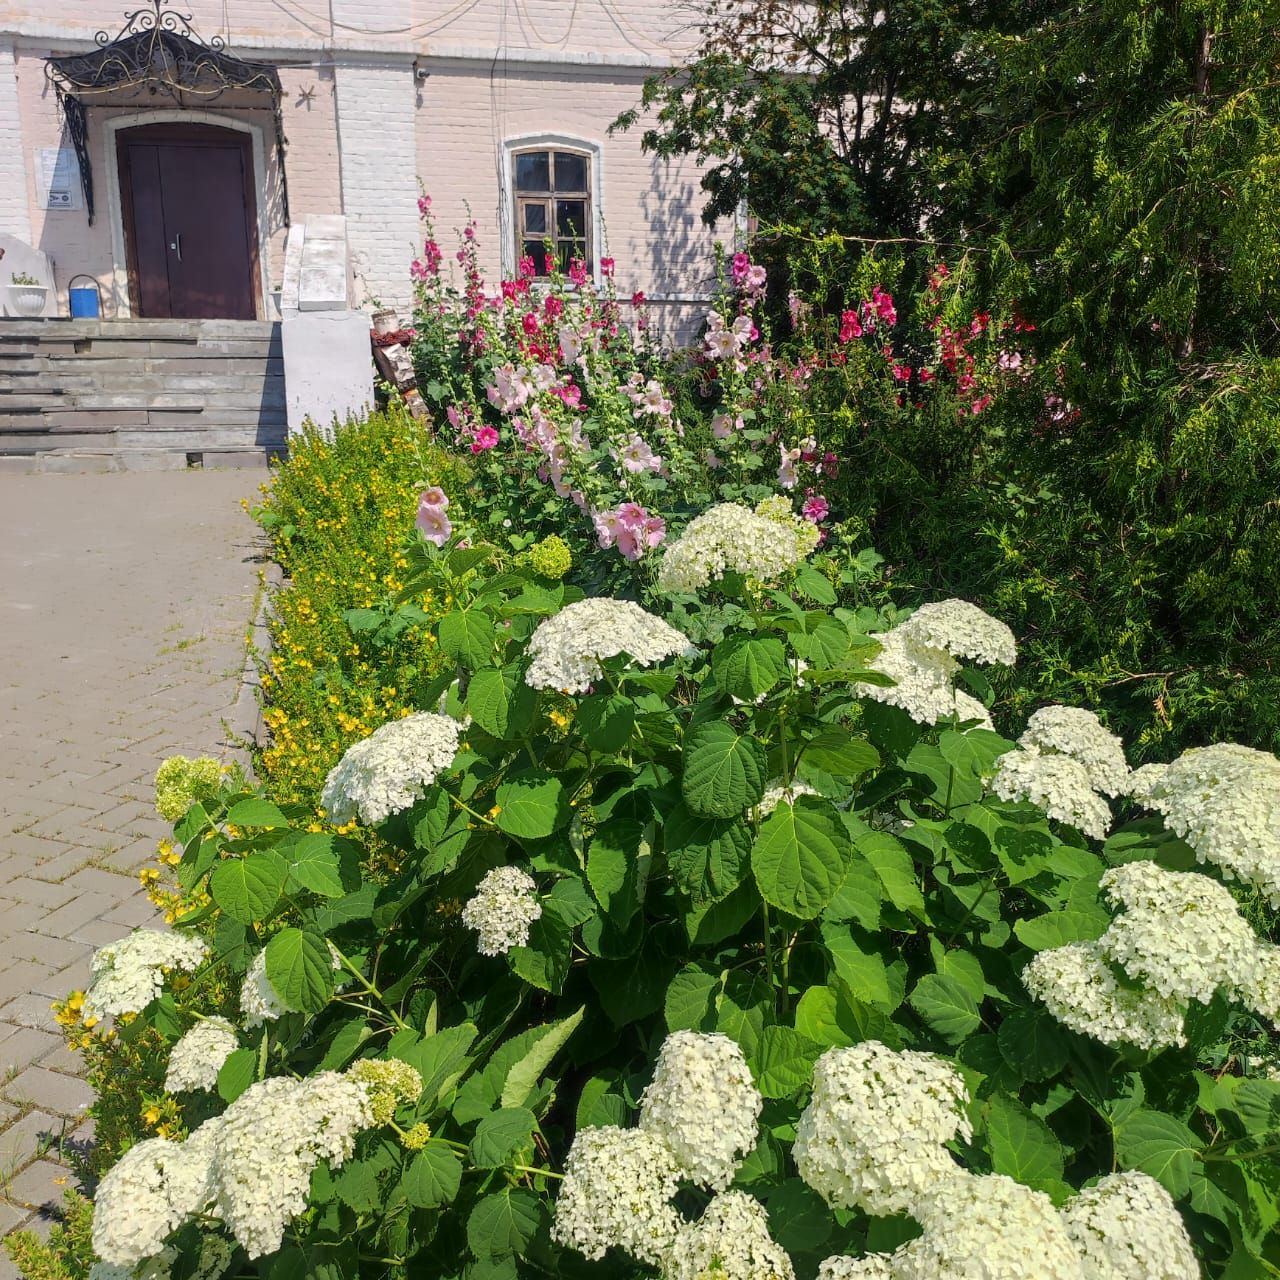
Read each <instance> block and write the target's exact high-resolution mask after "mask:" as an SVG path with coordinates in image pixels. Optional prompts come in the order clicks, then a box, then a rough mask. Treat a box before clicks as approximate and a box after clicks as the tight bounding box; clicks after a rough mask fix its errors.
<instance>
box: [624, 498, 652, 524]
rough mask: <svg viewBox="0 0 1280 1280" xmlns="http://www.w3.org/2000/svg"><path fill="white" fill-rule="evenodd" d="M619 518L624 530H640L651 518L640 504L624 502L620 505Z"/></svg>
mask: <svg viewBox="0 0 1280 1280" xmlns="http://www.w3.org/2000/svg"><path fill="white" fill-rule="evenodd" d="M617 516H618V522H619V524H621V525H622V527H623V528H624V529H638V528H640V526H641V525H643V524H644V522H645V521H646V520H647V519H648V518H649V513H648V512H647V511H646V510H645V509H644V507H642V506H641V505H640V504H639V503H638V502H623V503H620V504H619V505H618V509H617Z"/></svg>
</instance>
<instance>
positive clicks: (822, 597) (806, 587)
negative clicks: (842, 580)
mask: <svg viewBox="0 0 1280 1280" xmlns="http://www.w3.org/2000/svg"><path fill="white" fill-rule="evenodd" d="M795 586H796V590H797V591H798V592H799V593H800V594H801V595H802V596H807V597H808V598H809V599H810V600H813V601H815V602H816V603H817V604H825V605H833V604H835V602H836V590H835V588H834V587H833V586H832V585H831V583H830V581H829V580H828V579H827V578H826V577H825V576H824V575H823V574H822V573H820V572H819V571H818V570H817V569H815V568H814V567H813V565H811V564H802V565H801V566H800V567H799V568H798V569H797V570H796V578H795Z"/></svg>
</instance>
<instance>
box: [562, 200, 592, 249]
mask: <svg viewBox="0 0 1280 1280" xmlns="http://www.w3.org/2000/svg"><path fill="white" fill-rule="evenodd" d="M586 234H587V202H586V201H585V200H557V201H556V235H558V236H566V237H568V238H569V239H573V240H582V239H584V238H585V237H586Z"/></svg>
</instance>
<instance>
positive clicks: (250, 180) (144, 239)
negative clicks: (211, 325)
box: [116, 124, 259, 320]
mask: <svg viewBox="0 0 1280 1280" xmlns="http://www.w3.org/2000/svg"><path fill="white" fill-rule="evenodd" d="M116 159H117V163H118V165H119V173H120V209H121V215H122V219H123V223H124V240H125V252H126V257H127V260H128V269H129V302H130V309H131V310H132V312H133V314H134V315H135V316H147V317H166V318H175V319H200V320H212V319H218V320H254V319H257V318H258V314H259V308H258V296H259V288H258V279H259V266H258V213H257V200H256V198H255V194H254V169H253V152H252V144H251V139H250V137H249V135H248V134H247V133H245V132H243V131H242V130H238V129H223V128H220V127H219V126H217V125H211V124H149V125H138V126H135V127H133V128H128V129H120V130H118V131H117V133H116Z"/></svg>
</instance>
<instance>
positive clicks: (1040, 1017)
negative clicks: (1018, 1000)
mask: <svg viewBox="0 0 1280 1280" xmlns="http://www.w3.org/2000/svg"><path fill="white" fill-rule="evenodd" d="M996 1038H997V1040H998V1042H999V1045H1000V1053H1001V1055H1002V1056H1003V1058H1004V1060H1005V1061H1006V1062H1007V1063H1008V1064H1009V1065H1010V1066H1011V1067H1012V1068H1013V1069H1014V1070H1015V1071H1016V1072H1018V1074H1019V1075H1021V1076H1022V1078H1023V1079H1024V1080H1048V1079H1050V1078H1051V1077H1052V1076H1056V1075H1057V1074H1058V1072H1059V1071H1061V1070H1062V1068H1063V1067H1064V1066H1066V1064H1067V1055H1068V1053H1069V1052H1070V1049H1069V1046H1068V1044H1067V1038H1066V1036H1065V1035H1064V1034H1063V1031H1062V1028H1061V1027H1060V1026H1059V1025H1058V1023H1057V1020H1056V1019H1055V1018H1054V1017H1053V1015H1052V1014H1051V1013H1049V1012H1048V1011H1047V1010H1045V1009H1041V1008H1040V1007H1039V1006H1038V1005H1037V1006H1035V1007H1033V1008H1030V1009H1016V1010H1014V1012H1013V1013H1011V1014H1009V1016H1008V1017H1007V1018H1005V1020H1004V1021H1003V1022H1002V1023H1001V1024H1000V1030H999V1032H998V1033H997V1037H996Z"/></svg>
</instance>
